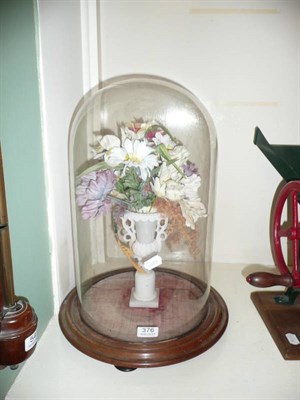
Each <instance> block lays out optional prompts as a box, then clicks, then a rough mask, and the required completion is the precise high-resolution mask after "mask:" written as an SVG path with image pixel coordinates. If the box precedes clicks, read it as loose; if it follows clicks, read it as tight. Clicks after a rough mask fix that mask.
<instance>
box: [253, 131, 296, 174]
mask: <svg viewBox="0 0 300 400" xmlns="http://www.w3.org/2000/svg"><path fill="white" fill-rule="evenodd" d="M254 144H255V145H257V146H258V147H259V149H260V150H261V151H262V153H263V154H264V155H265V156H266V157H267V159H268V160H269V161H270V163H271V164H272V165H273V167H274V168H275V169H276V170H277V171H278V172H279V174H280V175H281V176H282V178H283V179H284V180H285V181H286V182H290V181H294V180H300V145H281V144H278V145H277V144H276V145H274V144H272V145H271V144H269V143H268V141H267V140H266V138H265V137H264V135H263V134H262V132H261V130H260V129H259V128H255V133H254Z"/></svg>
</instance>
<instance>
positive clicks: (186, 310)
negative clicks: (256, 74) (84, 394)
mask: <svg viewBox="0 0 300 400" xmlns="http://www.w3.org/2000/svg"><path fill="white" fill-rule="evenodd" d="M215 161H216V136H215V130H214V126H213V123H212V121H211V119H210V117H209V115H208V113H207V111H206V110H205V108H204V107H203V105H202V104H201V103H200V102H199V101H198V100H197V98H195V96H194V95H193V94H191V93H190V92H189V91H188V90H186V89H185V88H183V87H181V86H179V85H177V84H175V83H173V82H170V81H167V80H164V79H159V78H150V77H143V78H141V77H134V76H133V77H127V78H124V79H123V78H120V79H118V80H114V82H110V83H108V84H105V85H103V87H102V88H101V89H99V90H97V91H95V92H93V93H92V94H91V95H90V96H89V97H88V98H85V100H84V101H83V104H82V106H81V107H80V108H79V109H78V110H77V112H76V113H75V115H74V118H73V121H72V124H71V131H70V141H69V168H70V189H71V209H72V220H73V237H74V258H75V270H76V287H77V296H78V310H79V311H78V312H79V315H80V317H79V318H80V323H82V324H84V325H85V326H87V327H88V328H91V330H92V331H93V332H95V333H96V334H99V335H100V336H103V337H106V338H110V339H111V340H113V341H118V342H121V343H123V344H124V343H125V344H126V343H127V344H128V345H129V344H130V345H135V346H139V344H140V345H145V343H148V344H149V345H151V343H152V344H153V345H155V344H159V345H160V346H162V345H164V344H166V345H167V343H169V342H170V341H172V340H176V339H178V338H179V337H184V336H185V335H188V334H189V333H190V332H193V331H194V330H195V329H197V327H198V328H199V326H201V324H203V321H205V320H206V318H207V315H208V313H209V306H208V303H209V298H210V297H211V295H210V294H211V288H210V268H211V251H212V223H213V206H214V178H215ZM225 319H226V318H225ZM224 324H225V322H224V323H223V325H222V329H221V331H223V330H224V329H225V328H224ZM71 341H72V340H71ZM73 344H74V343H73ZM75 345H76V344H75ZM202 351H203V350H202ZM199 352H200V351H198V353H199ZM100 353H101V352H100ZM141 357H142V358H143V360H144V361H143V362H145V355H144V354H143V356H141ZM95 358H99V359H103V357H101V356H100V357H95ZM103 360H104V361H107V359H105V357H104V359H103ZM107 362H111V363H114V364H120V365H128V363H126V362H125V363H124V362H123V363H122V360H121V361H120V362H115V361H111V360H108V361H107ZM129 363H130V362H129ZM166 363H170V362H166ZM131 364H132V363H131ZM135 365H138V366H140V364H139V363H138V364H134V366H135ZM143 366H144V365H143ZM146 366H147V365H146ZM150 366H151V365H150Z"/></svg>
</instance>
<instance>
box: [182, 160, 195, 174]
mask: <svg viewBox="0 0 300 400" xmlns="http://www.w3.org/2000/svg"><path fill="white" fill-rule="evenodd" d="M182 169H183V172H184V173H185V175H186V176H191V175H193V174H196V175H197V174H198V168H197V167H196V165H195V164H194V163H191V162H190V161H188V162H187V163H186V164H184V165H183V166H182Z"/></svg>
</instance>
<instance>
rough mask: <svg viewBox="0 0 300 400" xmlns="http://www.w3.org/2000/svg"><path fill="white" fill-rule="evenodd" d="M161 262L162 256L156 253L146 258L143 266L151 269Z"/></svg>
mask: <svg viewBox="0 0 300 400" xmlns="http://www.w3.org/2000/svg"><path fill="white" fill-rule="evenodd" d="M161 264H162V258H161V256H159V255H158V254H156V255H155V256H153V257H151V258H148V259H147V260H144V262H143V267H144V268H145V269H147V270H148V271H150V270H151V269H154V268H156V267H158V266H159V265H161Z"/></svg>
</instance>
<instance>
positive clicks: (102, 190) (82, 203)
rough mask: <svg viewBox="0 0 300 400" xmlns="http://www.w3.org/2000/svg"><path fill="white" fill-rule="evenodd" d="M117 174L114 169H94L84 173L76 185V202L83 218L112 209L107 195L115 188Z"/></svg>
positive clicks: (92, 216)
mask: <svg viewBox="0 0 300 400" xmlns="http://www.w3.org/2000/svg"><path fill="white" fill-rule="evenodd" d="M115 182H116V176H115V174H114V173H113V171H110V170H105V171H102V170H100V171H94V172H90V173H89V174H87V175H84V176H83V177H82V178H81V180H80V184H79V185H78V186H77V187H76V203H77V205H78V206H79V207H80V211H81V215H82V218H83V219H89V218H95V217H97V216H98V215H99V214H104V213H107V212H108V211H110V207H111V201H110V199H108V198H107V195H108V194H109V193H110V192H111V191H112V190H113V189H114V187H115Z"/></svg>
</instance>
